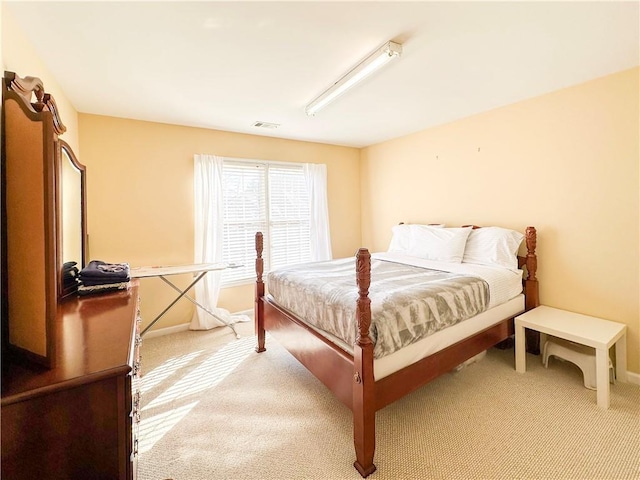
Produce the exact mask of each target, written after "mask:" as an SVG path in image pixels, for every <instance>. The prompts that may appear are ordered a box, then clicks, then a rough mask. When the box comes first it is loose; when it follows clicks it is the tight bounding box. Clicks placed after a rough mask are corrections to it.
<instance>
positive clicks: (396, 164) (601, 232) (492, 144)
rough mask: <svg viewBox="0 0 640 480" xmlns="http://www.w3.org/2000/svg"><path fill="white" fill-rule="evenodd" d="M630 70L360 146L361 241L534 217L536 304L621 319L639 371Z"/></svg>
mask: <svg viewBox="0 0 640 480" xmlns="http://www.w3.org/2000/svg"><path fill="white" fill-rule="evenodd" d="M639 72H640V69H637V68H636V69H632V70H628V71H624V72H621V73H618V74H615V75H611V76H607V77H604V78H601V79H597V80H594V81H590V82H588V83H585V84H581V85H578V86H575V87H572V88H567V89H564V90H561V91H558V92H555V93H551V94H548V95H544V96H541V97H538V98H534V99H531V100H528V101H524V102H520V103H517V104H514V105H510V106H507V107H504V108H500V109H497V110H493V111H490V112H486V113H483V114H480V115H476V116H473V117H469V118H466V119H463V120H460V121H457V122H454V123H451V124H447V125H443V126H440V127H437V128H431V129H427V130H424V131H421V132H418V133H415V134H412V135H409V136H405V137H402V138H398V139H395V140H392V141H388V142H385V143H382V144H378V145H374V146H371V147H368V148H365V149H363V151H362V165H361V171H362V177H361V182H362V231H363V240H364V244H365V245H367V246H369V247H371V248H372V249H374V250H382V249H386V247H387V245H388V242H389V239H390V236H391V232H390V229H391V227H392V226H393V225H394V224H396V223H398V222H400V221H405V222H444V223H447V224H448V225H452V226H456V225H457V226H459V225H462V224H465V223H474V224H478V225H500V226H504V227H510V228H514V229H518V230H521V231H522V230H523V229H524V228H525V227H526V226H528V225H533V226H535V227H536V228H537V230H538V254H539V261H538V278H539V280H540V299H541V302H542V303H544V304H547V305H551V306H555V307H560V308H565V309H568V310H572V311H576V312H581V313H585V314H590V315H595V316H599V317H603V318H607V319H611V320H615V321H619V322H624V323H626V324H627V325H628V342H627V343H628V352H629V369H630V370H631V371H633V372H636V373H639V372H640V357H639V352H638V351H639V345H640V341H639V337H638V329H639V323H640V322H639V314H640V309H639V307H640V305H639V301H640V300H639V292H640V285H639V279H638V275H639V268H638V266H639V262H640V256H639V248H640V247H639V234H638V232H639V228H640V226H639V219H638V215H639V210H638V201H639V198H638V190H639V188H638V186H639V171H638V170H639V169H638V165H639V158H640V157H639V147H638V143H639V108H638V106H639V98H638V96H639V95H638V92H639V83H640V82H639Z"/></svg>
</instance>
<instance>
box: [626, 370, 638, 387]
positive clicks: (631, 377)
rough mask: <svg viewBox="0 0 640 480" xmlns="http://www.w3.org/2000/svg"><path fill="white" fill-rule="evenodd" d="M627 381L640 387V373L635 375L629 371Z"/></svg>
mask: <svg viewBox="0 0 640 480" xmlns="http://www.w3.org/2000/svg"><path fill="white" fill-rule="evenodd" d="M627 381H628V382H629V383H633V384H635V385H640V373H634V372H630V371H629V370H627Z"/></svg>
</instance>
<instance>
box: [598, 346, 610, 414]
mask: <svg viewBox="0 0 640 480" xmlns="http://www.w3.org/2000/svg"><path fill="white" fill-rule="evenodd" d="M596 386H597V390H598V391H597V398H598V407H600V408H609V350H608V349H606V348H596Z"/></svg>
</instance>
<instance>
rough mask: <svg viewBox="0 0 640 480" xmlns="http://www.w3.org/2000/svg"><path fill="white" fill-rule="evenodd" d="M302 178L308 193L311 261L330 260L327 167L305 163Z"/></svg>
mask: <svg viewBox="0 0 640 480" xmlns="http://www.w3.org/2000/svg"><path fill="white" fill-rule="evenodd" d="M304 177H305V180H306V182H307V189H308V191H309V203H310V218H309V220H310V222H309V224H310V225H309V226H310V230H311V261H314V262H317V261H322V260H331V259H332V257H333V256H332V254H331V235H330V232H329V207H328V203H327V166H326V165H324V164H314V163H305V164H304Z"/></svg>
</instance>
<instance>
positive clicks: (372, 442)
mask: <svg viewBox="0 0 640 480" xmlns="http://www.w3.org/2000/svg"><path fill="white" fill-rule="evenodd" d="M356 281H357V284H358V303H357V308H356V319H357V322H358V332H357V337H356V342H355V345H354V348H353V370H354V371H353V382H354V383H353V407H352V408H353V441H354V445H355V448H356V461H355V462H354V464H353V466H354V467H356V470H358V472H360V475H362V477H367V476H368V475H370V474H372V473H373V472H375V470H376V466H375V465H374V464H373V453H374V451H375V448H376V407H375V380H374V377H373V342H372V341H371V337H369V327H370V325H371V300H370V299H369V296H368V295H369V284H370V283H371V254H370V253H369V251H368V250H367V249H366V248H361V249H360V250H358V254H357V256H356Z"/></svg>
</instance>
